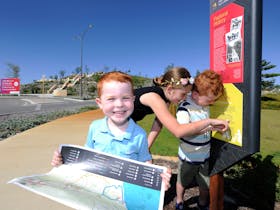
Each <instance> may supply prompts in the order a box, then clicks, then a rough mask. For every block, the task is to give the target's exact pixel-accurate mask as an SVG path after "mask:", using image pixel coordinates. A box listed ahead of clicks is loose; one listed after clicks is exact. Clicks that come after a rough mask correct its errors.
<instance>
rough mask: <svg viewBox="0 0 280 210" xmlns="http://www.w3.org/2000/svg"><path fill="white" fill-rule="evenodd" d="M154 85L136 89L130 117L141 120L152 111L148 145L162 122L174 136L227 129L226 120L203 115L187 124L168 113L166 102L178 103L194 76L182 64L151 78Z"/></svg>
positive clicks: (189, 86)
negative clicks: (152, 118)
mask: <svg viewBox="0 0 280 210" xmlns="http://www.w3.org/2000/svg"><path fill="white" fill-rule="evenodd" d="M153 82H154V84H155V86H150V87H143V88H139V89H136V90H135V92H134V94H135V101H134V111H133V113H132V115H131V118H132V119H133V120H134V121H140V120H142V119H143V118H144V117H145V116H146V115H148V114H153V113H154V114H155V119H154V122H153V125H152V128H151V130H150V133H149V135H148V144H149V148H150V147H151V146H152V144H153V142H154V140H155V139H156V137H157V136H158V134H159V133H160V131H161V129H162V125H163V126H165V127H166V128H167V129H168V130H169V131H170V132H171V133H172V134H173V135H175V136H176V137H177V138H181V137H183V136H192V135H195V134H199V133H204V132H205V131H206V130H208V129H211V130H217V131H220V132H224V131H226V130H227V129H228V121H225V120H218V119H205V120H201V121H198V122H193V123H189V124H179V123H178V122H177V120H176V118H175V117H174V116H173V115H172V114H171V113H170V111H169V105H170V104H171V103H173V104H178V103H179V102H181V101H182V100H183V99H185V98H186V96H187V94H188V93H189V92H190V91H191V89H192V84H193V82H194V79H193V78H192V77H191V75H190V73H189V71H188V70H187V69H186V68H183V67H174V68H172V69H170V70H168V71H167V72H166V73H165V74H164V75H163V76H162V77H160V78H155V79H154V81H153Z"/></svg>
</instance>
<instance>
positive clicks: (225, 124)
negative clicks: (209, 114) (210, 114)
mask: <svg viewBox="0 0 280 210" xmlns="http://www.w3.org/2000/svg"><path fill="white" fill-rule="evenodd" d="M228 129H229V120H218V119H215V120H212V122H211V130H212V131H218V132H221V133H224V132H225V131H227V130H228Z"/></svg>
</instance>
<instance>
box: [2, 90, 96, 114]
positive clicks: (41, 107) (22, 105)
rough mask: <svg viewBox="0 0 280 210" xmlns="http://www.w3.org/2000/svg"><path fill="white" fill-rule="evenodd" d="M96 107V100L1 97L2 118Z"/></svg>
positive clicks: (40, 96)
mask: <svg viewBox="0 0 280 210" xmlns="http://www.w3.org/2000/svg"><path fill="white" fill-rule="evenodd" d="M86 106H96V103H95V101H94V100H79V99H74V98H70V97H54V96H52V95H48V94H44V95H40V94H39V95H22V96H0V116H9V115H13V114H28V113H31V114H32V113H33V114H34V113H40V112H49V111H58V110H74V109H79V108H81V107H86Z"/></svg>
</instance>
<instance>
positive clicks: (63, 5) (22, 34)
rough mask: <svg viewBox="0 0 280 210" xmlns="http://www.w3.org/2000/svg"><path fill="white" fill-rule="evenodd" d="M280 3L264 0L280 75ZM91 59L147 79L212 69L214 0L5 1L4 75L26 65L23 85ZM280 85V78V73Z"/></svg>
mask: <svg viewBox="0 0 280 210" xmlns="http://www.w3.org/2000/svg"><path fill="white" fill-rule="evenodd" d="M279 8H280V1H272V0H264V1H263V52H262V57H263V59H266V60H267V61H270V62H271V63H273V64H275V65H277V67H276V68H274V70H273V72H277V73H280V71H279V68H280V52H279V51H280V41H279V34H280V29H279V22H278V21H279V19H280V12H279V10H278V9H279ZM88 24H93V28H92V29H90V30H89V31H88V32H87V34H86V36H85V39H84V57H83V58H84V59H83V61H84V64H85V65H87V66H88V68H89V69H90V72H93V71H100V70H102V69H104V67H105V66H107V67H109V68H110V69H113V68H117V69H120V70H123V71H127V70H130V71H131V73H132V74H136V75H139V74H141V75H143V76H148V77H156V76H160V75H161V74H162V73H163V71H164V69H165V68H166V66H167V65H169V64H174V65H175V66H185V67H187V68H188V69H189V70H190V72H191V73H192V74H193V75H194V74H195V73H196V71H197V70H200V71H202V70H204V69H207V68H209V1H207V0H196V1H191V0H45V1H38V0H36V1H35V0H25V1H20V0H17V1H15V0H9V1H8V0H2V1H1V7H0V26H1V27H0V34H1V39H0V78H5V77H6V76H7V65H6V64H7V63H13V64H15V65H18V66H19V67H20V78H21V83H23V84H25V83H29V82H32V81H33V80H38V79H41V78H42V77H43V75H45V76H46V77H47V78H48V77H50V76H54V75H59V72H60V71H61V70H65V71H66V74H67V75H68V74H71V73H72V72H74V71H75V69H76V68H77V67H79V66H80V41H79V40H77V39H76V40H75V38H74V37H75V36H76V35H79V34H80V33H81V32H82V31H83V30H85V28H87V26H88ZM277 83H278V84H280V77H278V78H277Z"/></svg>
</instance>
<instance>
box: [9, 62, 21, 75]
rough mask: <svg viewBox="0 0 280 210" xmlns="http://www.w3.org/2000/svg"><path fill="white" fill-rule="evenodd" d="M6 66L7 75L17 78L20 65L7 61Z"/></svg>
mask: <svg viewBox="0 0 280 210" xmlns="http://www.w3.org/2000/svg"><path fill="white" fill-rule="evenodd" d="M7 66H8V77H13V78H19V72H20V67H19V66H17V65H15V64H12V63H7Z"/></svg>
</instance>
